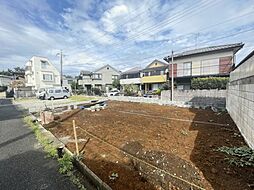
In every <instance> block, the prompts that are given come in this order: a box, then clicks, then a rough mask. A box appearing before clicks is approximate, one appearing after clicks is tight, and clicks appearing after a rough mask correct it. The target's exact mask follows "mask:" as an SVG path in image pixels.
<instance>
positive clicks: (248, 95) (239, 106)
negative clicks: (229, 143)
mask: <svg viewBox="0 0 254 190" xmlns="http://www.w3.org/2000/svg"><path fill="white" fill-rule="evenodd" d="M226 108H227V110H228V112H229V114H230V116H231V117H232V119H233V120H234V122H235V123H236V125H237V127H238V128H239V130H240V131H241V133H242V135H243V137H244V138H245V141H246V142H247V143H248V145H249V146H250V147H251V148H253V149H254V56H252V57H250V58H249V59H248V60H246V61H245V62H244V63H243V64H241V65H240V66H239V67H237V68H236V69H235V70H234V71H233V72H231V74H230V82H229V85H228V91H227V98H226Z"/></svg>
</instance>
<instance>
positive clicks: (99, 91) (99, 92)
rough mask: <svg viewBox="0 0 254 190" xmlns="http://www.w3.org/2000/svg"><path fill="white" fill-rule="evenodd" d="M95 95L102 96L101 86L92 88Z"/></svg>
mask: <svg viewBox="0 0 254 190" xmlns="http://www.w3.org/2000/svg"><path fill="white" fill-rule="evenodd" d="M92 91H93V93H94V95H96V96H101V90H100V89H99V88H92Z"/></svg>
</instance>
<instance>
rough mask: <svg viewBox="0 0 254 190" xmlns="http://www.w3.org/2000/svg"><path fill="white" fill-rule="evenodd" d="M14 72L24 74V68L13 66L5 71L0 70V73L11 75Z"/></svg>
mask: <svg viewBox="0 0 254 190" xmlns="http://www.w3.org/2000/svg"><path fill="white" fill-rule="evenodd" d="M14 73H19V74H21V75H24V74H25V69H24V68H21V67H15V68H13V69H7V71H4V70H3V71H0V75H7V76H13V75H14Z"/></svg>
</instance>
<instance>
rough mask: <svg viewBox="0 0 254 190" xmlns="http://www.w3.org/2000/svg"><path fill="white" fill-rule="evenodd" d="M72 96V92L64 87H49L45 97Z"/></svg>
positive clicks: (52, 98)
mask: <svg viewBox="0 0 254 190" xmlns="http://www.w3.org/2000/svg"><path fill="white" fill-rule="evenodd" d="M70 96H71V94H70V92H69V91H68V90H66V89H62V88H49V89H47V90H46V93H45V99H46V100H54V99H58V98H64V99H66V98H69V97H70Z"/></svg>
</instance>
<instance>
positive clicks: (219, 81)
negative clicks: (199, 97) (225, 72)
mask: <svg viewBox="0 0 254 190" xmlns="http://www.w3.org/2000/svg"><path fill="white" fill-rule="evenodd" d="M228 80H229V78H228V77H206V78H193V79H192V80H191V88H192V89H199V90H203V89H226V86H227V83H228Z"/></svg>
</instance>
